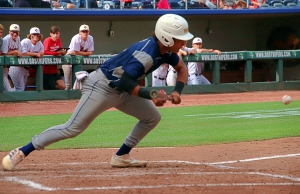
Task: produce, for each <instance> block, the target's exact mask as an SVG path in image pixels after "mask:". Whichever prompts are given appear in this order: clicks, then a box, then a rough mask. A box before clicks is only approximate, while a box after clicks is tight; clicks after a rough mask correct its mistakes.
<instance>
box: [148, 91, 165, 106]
mask: <svg viewBox="0 0 300 194" xmlns="http://www.w3.org/2000/svg"><path fill="white" fill-rule="evenodd" d="M167 100H168V95H167V93H166V92H165V91H164V90H159V92H158V96H157V97H156V98H152V101H153V103H154V104H155V105H156V106H163V105H164V104H165V103H166V102H167Z"/></svg>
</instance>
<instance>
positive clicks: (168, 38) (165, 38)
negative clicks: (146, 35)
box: [156, 33, 174, 47]
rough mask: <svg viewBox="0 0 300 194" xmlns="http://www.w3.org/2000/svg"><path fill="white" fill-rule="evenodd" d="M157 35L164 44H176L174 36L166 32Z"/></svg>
mask: <svg viewBox="0 0 300 194" xmlns="http://www.w3.org/2000/svg"><path fill="white" fill-rule="evenodd" d="M156 37H157V38H158V40H159V41H160V42H161V43H162V44H163V45H164V46H167V47H171V46H173V45H174V40H173V38H172V37H171V36H168V35H167V34H166V33H159V34H156Z"/></svg>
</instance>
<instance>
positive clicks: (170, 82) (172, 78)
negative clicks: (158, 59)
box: [166, 65, 177, 86]
mask: <svg viewBox="0 0 300 194" xmlns="http://www.w3.org/2000/svg"><path fill="white" fill-rule="evenodd" d="M176 79H177V71H176V70H175V69H174V67H172V66H171V65H169V69H168V74H167V79H166V81H167V86H175V85H176Z"/></svg>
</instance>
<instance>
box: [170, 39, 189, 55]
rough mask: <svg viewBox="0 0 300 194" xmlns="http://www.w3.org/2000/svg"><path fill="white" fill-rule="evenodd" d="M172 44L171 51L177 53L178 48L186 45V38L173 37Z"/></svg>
mask: <svg viewBox="0 0 300 194" xmlns="http://www.w3.org/2000/svg"><path fill="white" fill-rule="evenodd" d="M173 40H174V45H173V46H172V47H171V51H172V52H173V53H177V52H178V51H179V49H181V48H182V47H183V46H185V45H186V40H178V39H176V38H173Z"/></svg>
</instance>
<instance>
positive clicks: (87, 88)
mask: <svg viewBox="0 0 300 194" xmlns="http://www.w3.org/2000/svg"><path fill="white" fill-rule="evenodd" d="M82 85H83V89H82V96H81V98H80V100H79V103H78V104H77V106H76V108H75V110H74V112H73V114H72V116H71V118H70V119H69V120H68V121H67V122H66V123H65V124H62V125H57V126H53V127H50V128H49V129H47V130H45V131H43V132H42V133H40V134H38V135H36V136H34V137H33V138H32V142H30V143H29V144H27V145H25V146H23V147H21V148H17V149H15V150H13V151H12V152H11V153H10V154H9V155H7V156H5V157H4V158H3V160H2V166H3V167H4V169H6V170H12V169H13V168H14V167H15V166H16V165H17V164H18V163H20V162H21V161H22V160H23V159H24V158H25V157H26V156H27V155H29V153H30V152H32V151H33V150H41V149H44V147H46V146H48V145H50V144H52V143H54V142H58V141H60V140H63V139H68V138H72V137H75V136H77V135H79V134H80V133H82V132H83V131H84V130H85V129H86V128H87V127H88V126H89V125H90V123H91V122H92V121H93V120H94V119H95V118H96V117H97V116H98V115H99V114H101V113H102V112H103V111H105V110H107V109H109V108H111V107H113V106H115V105H116V103H117V102H118V99H119V98H120V97H119V95H120V94H119V92H118V91H117V90H114V89H112V88H111V87H109V86H108V80H107V78H106V77H105V76H104V75H103V73H102V72H101V74H99V73H96V72H93V73H91V74H90V75H89V77H88V78H86V79H84V80H83V82H82Z"/></svg>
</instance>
